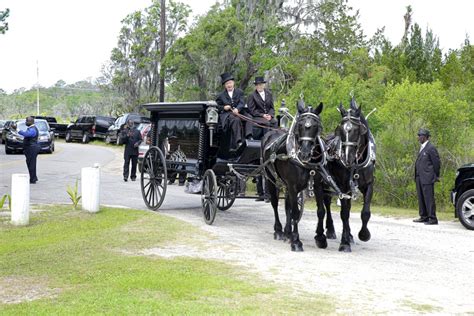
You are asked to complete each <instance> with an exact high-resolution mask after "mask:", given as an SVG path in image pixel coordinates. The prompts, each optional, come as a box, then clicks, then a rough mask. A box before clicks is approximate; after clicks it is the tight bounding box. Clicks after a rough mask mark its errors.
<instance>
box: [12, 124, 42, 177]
mask: <svg viewBox="0 0 474 316" xmlns="http://www.w3.org/2000/svg"><path fill="white" fill-rule="evenodd" d="M25 124H26V126H27V127H28V128H27V129H26V131H19V132H18V133H19V134H20V135H22V136H23V153H24V154H25V157H26V166H27V167H28V172H29V173H30V183H31V184H35V183H36V181H38V177H37V176H36V158H37V157H38V154H39V152H40V149H41V148H40V146H39V144H38V134H39V131H38V128H36V126H35V119H34V118H33V117H32V116H28V117H27V118H26V120H25ZM12 127H13V128H14V129H16V125H13V126H12Z"/></svg>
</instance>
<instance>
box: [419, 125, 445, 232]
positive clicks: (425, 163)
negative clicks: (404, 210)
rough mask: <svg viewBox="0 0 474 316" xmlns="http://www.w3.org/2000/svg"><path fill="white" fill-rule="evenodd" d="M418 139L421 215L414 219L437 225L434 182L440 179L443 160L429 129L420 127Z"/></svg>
mask: <svg viewBox="0 0 474 316" xmlns="http://www.w3.org/2000/svg"><path fill="white" fill-rule="evenodd" d="M418 141H419V142H420V144H421V147H420V151H419V152H418V156H417V158H416V162H415V182H416V192H417V195H418V207H419V212H420V217H419V218H417V219H415V220H413V221H414V222H415V223H425V224H426V225H437V224H438V219H437V218H436V203H435V197H434V184H435V182H437V181H439V170H440V167H441V162H440V159H439V154H438V150H436V147H435V146H434V145H433V144H432V143H431V142H430V131H429V130H427V129H423V128H422V129H420V130H419V131H418Z"/></svg>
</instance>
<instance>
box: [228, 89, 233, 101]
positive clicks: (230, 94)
mask: <svg viewBox="0 0 474 316" xmlns="http://www.w3.org/2000/svg"><path fill="white" fill-rule="evenodd" d="M227 93H228V94H229V97H230V98H231V99H232V95H233V94H234V90H231V91H227Z"/></svg>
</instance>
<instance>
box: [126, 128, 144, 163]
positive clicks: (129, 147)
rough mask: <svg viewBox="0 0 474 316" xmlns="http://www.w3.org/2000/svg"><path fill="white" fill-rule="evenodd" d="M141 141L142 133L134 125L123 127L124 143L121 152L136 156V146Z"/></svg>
mask: <svg viewBox="0 0 474 316" xmlns="http://www.w3.org/2000/svg"><path fill="white" fill-rule="evenodd" d="M141 142H142V135H141V134H140V131H139V130H138V129H136V128H135V127H134V128H132V129H128V128H125V129H124V130H123V131H122V143H123V144H124V145H125V151H124V153H123V155H124V157H126V156H138V146H140V143H141Z"/></svg>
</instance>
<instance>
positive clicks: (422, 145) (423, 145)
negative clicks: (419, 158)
mask: <svg viewBox="0 0 474 316" xmlns="http://www.w3.org/2000/svg"><path fill="white" fill-rule="evenodd" d="M428 142H429V140H427V141H426V142H424V143H423V144H421V147H420V153H421V151H422V150H423V149H424V148H425V146H426V144H428Z"/></svg>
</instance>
